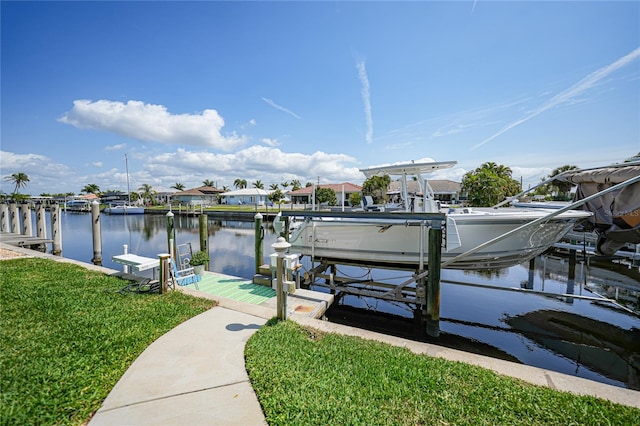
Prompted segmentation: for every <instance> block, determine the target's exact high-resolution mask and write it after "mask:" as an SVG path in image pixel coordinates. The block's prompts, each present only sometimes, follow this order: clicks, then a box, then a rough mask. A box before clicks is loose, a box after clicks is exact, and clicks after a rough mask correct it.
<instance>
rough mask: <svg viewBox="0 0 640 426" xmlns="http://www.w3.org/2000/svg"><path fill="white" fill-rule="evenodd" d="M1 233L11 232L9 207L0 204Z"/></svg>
mask: <svg viewBox="0 0 640 426" xmlns="http://www.w3.org/2000/svg"><path fill="white" fill-rule="evenodd" d="M0 232H9V206H8V205H6V204H4V203H3V204H0Z"/></svg>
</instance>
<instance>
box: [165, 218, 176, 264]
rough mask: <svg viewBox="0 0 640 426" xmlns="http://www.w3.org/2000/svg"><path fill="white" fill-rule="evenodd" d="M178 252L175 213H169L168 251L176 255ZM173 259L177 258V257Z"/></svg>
mask: <svg viewBox="0 0 640 426" xmlns="http://www.w3.org/2000/svg"><path fill="white" fill-rule="evenodd" d="M177 252H178V250H177V247H176V228H175V226H174V223H173V213H172V212H169V213H167V253H173V255H174V256H176V253H177ZM173 260H176V259H175V257H174V259H173Z"/></svg>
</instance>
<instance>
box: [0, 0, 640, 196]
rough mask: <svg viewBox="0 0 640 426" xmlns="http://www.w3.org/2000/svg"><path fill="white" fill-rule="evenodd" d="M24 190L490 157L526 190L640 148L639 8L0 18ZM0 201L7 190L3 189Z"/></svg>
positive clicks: (290, 6)
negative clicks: (553, 174)
mask: <svg viewBox="0 0 640 426" xmlns="http://www.w3.org/2000/svg"><path fill="white" fill-rule="evenodd" d="M1 19H2V22H1V24H2V29H1V35H2V39H1V43H2V45H1V84H2V87H1V89H2V92H1V101H2V102H1V111H0V113H1V120H2V122H1V126H2V129H1V141H0V143H1V146H0V150H1V153H0V174H1V175H2V177H5V176H8V175H11V174H13V173H17V172H23V173H26V174H27V175H28V176H29V179H30V182H29V184H28V185H27V187H26V188H25V189H24V190H22V191H21V192H23V193H25V192H26V193H31V194H33V195H39V194H41V193H66V192H73V193H76V194H78V193H80V191H81V189H82V188H83V187H84V186H85V185H87V184H90V183H91V184H97V185H98V186H99V187H100V189H101V190H102V191H106V190H109V189H120V190H126V188H127V186H126V173H125V154H126V155H127V158H128V164H129V174H130V182H131V184H130V185H131V189H136V188H138V187H139V186H141V185H142V184H150V185H151V186H152V187H153V188H154V189H155V190H157V191H165V190H169V188H170V187H171V186H172V185H174V184H175V183H182V184H183V185H185V186H186V187H187V188H191V187H196V186H200V185H201V184H202V181H203V180H205V179H208V180H212V181H214V182H216V184H217V186H218V187H223V186H228V187H230V188H231V189H233V182H234V180H236V179H238V178H239V179H246V180H247V182H248V183H249V186H251V183H252V182H255V181H256V180H261V181H262V182H263V183H264V184H265V187H266V188H268V187H269V185H271V184H273V183H278V184H280V183H282V182H284V181H291V180H292V179H298V180H299V181H301V182H302V183H303V184H304V183H305V182H308V181H318V180H319V181H320V182H321V183H338V182H346V181H349V182H353V183H356V184H361V183H362V182H363V181H364V175H362V174H361V173H360V172H359V169H360V168H364V167H369V166H379V165H386V164H391V163H395V162H401V161H410V160H416V161H417V160H420V159H425V158H431V159H433V160H435V161H451V160H455V161H458V165H457V166H456V167H455V168H453V169H449V170H447V171H444V172H442V173H441V174H439V175H437V176H435V177H438V178H448V179H453V180H460V179H461V177H462V175H464V173H466V172H468V171H470V170H473V169H475V168H476V167H478V166H480V165H481V164H482V163H484V162H486V161H494V162H496V163H499V164H504V165H506V166H509V167H511V168H512V170H513V177H514V178H516V179H520V178H522V180H523V182H524V185H525V187H527V186H528V185H529V184H535V183H537V182H539V181H540V178H541V177H544V176H546V175H548V174H549V172H550V171H551V170H552V169H553V168H555V167H558V166H561V165H565V164H572V165H576V166H579V167H594V166H600V165H606V164H609V163H613V162H618V161H622V160H624V159H625V158H628V157H630V156H632V155H634V154H636V153H638V152H640V2H637V1H622V2H615V1H606V2H605V1H602V2H578V1H570V2H519V1H508V2H507V1H505V2H489V1H481V0H480V1H449V2H436V1H423V2H329V1H326V2H204V1H203V2H8V1H2V3H1ZM0 185H1V186H0V189H1V190H2V191H4V192H6V193H11V192H12V191H13V185H11V184H10V182H8V181H6V180H4V179H2V181H1V182H0Z"/></svg>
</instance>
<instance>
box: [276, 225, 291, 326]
mask: <svg viewBox="0 0 640 426" xmlns="http://www.w3.org/2000/svg"><path fill="white" fill-rule="evenodd" d="M271 247H272V248H273V249H274V250H275V251H276V253H277V254H278V259H277V263H276V316H277V317H278V319H281V320H286V319H287V294H286V293H285V292H284V284H283V279H284V254H285V252H286V251H287V249H288V248H289V247H291V244H289V243H288V242H287V241H286V240H285V239H284V237H278V240H277V241H276V242H275V243H273V244H271Z"/></svg>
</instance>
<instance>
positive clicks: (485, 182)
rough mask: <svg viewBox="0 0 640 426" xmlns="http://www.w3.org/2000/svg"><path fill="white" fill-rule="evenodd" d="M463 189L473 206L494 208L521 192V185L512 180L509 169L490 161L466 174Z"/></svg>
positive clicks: (463, 179)
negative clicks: (493, 206) (495, 205)
mask: <svg viewBox="0 0 640 426" xmlns="http://www.w3.org/2000/svg"><path fill="white" fill-rule="evenodd" d="M462 188H463V190H464V191H465V192H467V194H468V199H469V203H470V204H471V206H474V207H477V206H492V205H494V204H496V203H498V202H500V201H502V200H504V199H505V198H506V197H509V196H511V195H515V194H517V193H518V192H520V183H519V182H518V181H516V180H514V179H512V178H511V169H510V168H509V167H507V166H503V165H497V164H496V163H494V162H491V161H489V162H487V163H484V164H482V165H481V166H480V167H477V168H476V169H475V170H474V171H471V172H468V173H467V174H465V175H464V177H463V178H462Z"/></svg>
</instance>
